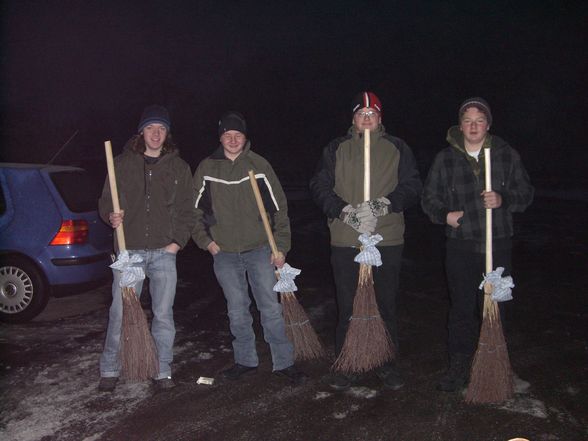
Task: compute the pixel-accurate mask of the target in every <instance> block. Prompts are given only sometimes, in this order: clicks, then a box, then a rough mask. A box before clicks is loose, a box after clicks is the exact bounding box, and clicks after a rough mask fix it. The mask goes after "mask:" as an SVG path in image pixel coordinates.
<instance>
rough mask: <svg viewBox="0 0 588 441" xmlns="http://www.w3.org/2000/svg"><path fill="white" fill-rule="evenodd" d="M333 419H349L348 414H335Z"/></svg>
mask: <svg viewBox="0 0 588 441" xmlns="http://www.w3.org/2000/svg"><path fill="white" fill-rule="evenodd" d="M333 418H335V419H336V420H342V419H343V418H347V412H335V413H334V414H333Z"/></svg>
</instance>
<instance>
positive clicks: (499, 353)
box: [465, 148, 514, 404]
mask: <svg viewBox="0 0 588 441" xmlns="http://www.w3.org/2000/svg"><path fill="white" fill-rule="evenodd" d="M484 164H485V174H486V176H485V184H486V191H492V179H491V178H492V174H491V165H490V149H489V148H485V149H484ZM492 267H493V263H492V209H491V208H487V209H486V274H489V273H490V272H492ZM492 291H493V286H492V284H490V283H489V282H488V281H487V280H486V282H485V283H484V311H483V320H482V329H481V330H480V340H479V342H478V349H477V350H476V354H475V355H474V361H473V363H472V368H471V373H470V383H469V385H468V389H467V391H466V395H465V401H466V402H468V403H474V404H482V403H499V402H502V401H505V400H507V399H509V398H511V397H512V396H513V394H514V388H513V379H512V370H511V367H510V360H509V357H508V350H507V347H506V341H505V340H504V333H503V331H502V323H501V321H500V314H499V310H498V304H497V303H496V302H495V301H494V300H492V297H491V296H492Z"/></svg>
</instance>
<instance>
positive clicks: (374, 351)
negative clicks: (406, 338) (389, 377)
mask: <svg viewBox="0 0 588 441" xmlns="http://www.w3.org/2000/svg"><path fill="white" fill-rule="evenodd" d="M393 357H394V345H393V343H392V339H391V338H390V334H389V333H388V330H387V329H386V325H385V324H384V321H383V320H382V317H381V316H380V311H379V310H378V304H377V302H376V293H375V291H374V281H373V276H372V267H371V266H369V265H363V264H362V265H360V270H359V282H358V285H357V291H356V292H355V299H354V300H353V315H352V316H351V318H350V321H349V328H348V329H347V334H346V335H345V342H344V343H343V347H342V348H341V353H340V354H339V357H337V360H335V363H334V364H333V367H332V369H333V370H335V371H338V372H342V373H345V374H350V373H362V372H367V371H370V370H372V369H374V368H377V367H379V366H381V365H383V364H384V363H386V362H387V361H389V360H391V359H392V358H393Z"/></svg>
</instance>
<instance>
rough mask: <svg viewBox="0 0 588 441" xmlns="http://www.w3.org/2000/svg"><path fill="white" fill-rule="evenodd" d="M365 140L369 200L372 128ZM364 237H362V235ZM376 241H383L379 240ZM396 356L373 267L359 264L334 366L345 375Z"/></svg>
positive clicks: (366, 196)
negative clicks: (377, 298) (377, 297)
mask: <svg viewBox="0 0 588 441" xmlns="http://www.w3.org/2000/svg"><path fill="white" fill-rule="evenodd" d="M363 139H364V179H363V196H364V200H366V201H369V199H370V131H369V130H368V129H366V130H365V131H364V135H363ZM362 236H363V235H362ZM376 236H377V237H379V240H381V239H382V237H381V236H379V235H376ZM376 236H372V237H376ZM361 239H362V237H361V236H360V240H361ZM376 240H377V241H379V240H378V239H376ZM362 248H363V247H362ZM374 249H375V248H374ZM378 254H379V253H378ZM356 261H357V258H356ZM380 264H381V261H380ZM393 356H394V348H393V343H392V339H391V338H390V334H389V333H388V330H387V329H386V325H385V324H384V321H383V320H382V317H381V316H380V311H379V310H378V304H377V302H376V293H375V291H374V280H373V274H372V266H371V265H369V264H364V263H361V264H360V266H359V279H358V283H357V290H356V291H355V298H354V300H353V313H352V316H351V318H350V319H349V327H348V329H347V334H346V335H345V342H344V343H343V347H342V348H341V353H340V354H339V356H338V357H337V360H335V363H334V364H333V367H332V369H333V370H335V371H338V372H342V373H344V374H350V373H362V372H368V371H370V370H372V369H374V368H377V367H379V366H381V365H383V364H384V363H386V362H387V361H389V360H391V359H392V358H393Z"/></svg>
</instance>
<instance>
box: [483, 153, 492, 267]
mask: <svg viewBox="0 0 588 441" xmlns="http://www.w3.org/2000/svg"><path fill="white" fill-rule="evenodd" d="M484 172H485V176H484V183H485V190H486V191H492V166H491V164H490V149H489V148H485V149H484ZM492 267H493V263H492V209H491V208H486V274H488V273H490V272H491V271H492Z"/></svg>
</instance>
